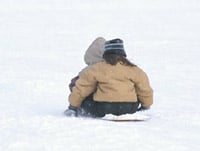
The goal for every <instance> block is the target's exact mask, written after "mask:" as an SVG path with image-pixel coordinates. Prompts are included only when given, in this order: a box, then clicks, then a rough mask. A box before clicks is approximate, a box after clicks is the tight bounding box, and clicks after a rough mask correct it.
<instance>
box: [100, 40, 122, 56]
mask: <svg viewBox="0 0 200 151" xmlns="http://www.w3.org/2000/svg"><path fill="white" fill-rule="evenodd" d="M106 54H118V55H122V56H124V57H126V52H125V50H124V45H123V40H121V39H119V38H117V39H113V40H109V41H106V42H105V44H104V54H103V55H106Z"/></svg>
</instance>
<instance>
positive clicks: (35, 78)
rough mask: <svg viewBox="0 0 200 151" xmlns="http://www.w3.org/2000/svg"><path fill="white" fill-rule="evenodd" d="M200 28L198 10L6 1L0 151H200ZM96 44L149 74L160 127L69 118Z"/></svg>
mask: <svg viewBox="0 0 200 151" xmlns="http://www.w3.org/2000/svg"><path fill="white" fill-rule="evenodd" d="M199 18H200V1H199V0H163V1H158V0H140V1H136V0H123V1H120V0H115V1H109V0H101V1H100V0H99V1H97V0H95V1H94V0H84V1H81V0H1V1H0V71H1V72H0V150H2V151H60V150H67V151H103V150H105V151H108V150H109V151H122V150H124V151H132V150H135V151H199V150H200V145H199V140H200V109H199V108H200V100H199V98H200V93H199V90H200V84H199V83H200V61H199V57H200V52H199V49H200V28H199V27H200V20H199ZM97 36H103V37H105V38H106V39H112V38H116V37H119V38H122V39H123V40H124V43H125V48H126V51H127V54H128V58H129V59H130V60H132V61H133V62H135V63H136V64H137V65H139V66H140V67H141V68H143V69H144V70H145V71H146V72H147V73H148V75H149V78H150V81H151V85H152V87H153V89H154V92H155V93H154V102H155V103H154V105H153V106H152V109H151V110H150V111H148V113H145V114H151V116H152V119H151V120H148V121H146V122H135V123H130V122H129V123H115V122H108V121H101V120H91V119H76V118H72V119H70V118H66V117H64V116H63V115H62V112H63V111H64V110H65V108H66V106H67V105H68V104H67V103H66V102H67V96H68V95H69V90H68V83H69V81H70V79H71V78H72V77H73V76H75V75H76V74H77V73H78V72H79V70H80V69H81V68H83V67H84V66H85V64H84V62H83V54H84V51H85V50H86V49H87V47H88V46H89V44H90V43H91V42H92V40H94V39H95V38H96V37H97Z"/></svg>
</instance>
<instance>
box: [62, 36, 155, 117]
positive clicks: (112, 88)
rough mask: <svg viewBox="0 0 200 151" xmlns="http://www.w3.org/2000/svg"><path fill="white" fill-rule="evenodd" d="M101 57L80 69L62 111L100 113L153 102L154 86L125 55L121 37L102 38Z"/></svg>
mask: <svg viewBox="0 0 200 151" xmlns="http://www.w3.org/2000/svg"><path fill="white" fill-rule="evenodd" d="M103 59H104V61H100V62H99V63H95V64H93V65H91V66H89V67H88V68H86V69H84V70H83V71H82V72H81V73H80V75H79V78H78V80H77V81H76V82H75V85H74V87H73V88H72V92H71V94H70V95H69V103H70V106H69V108H68V109H67V110H66V111H65V114H66V115H67V116H79V115H80V113H81V114H82V113H83V112H84V115H89V116H92V117H103V116H105V115H106V114H114V115H122V114H127V113H129V114H131V113H135V112H136V111H138V110H144V109H149V108H150V106H151V105H152V104H153V90H152V88H151V87H150V84H149V80H148V77H147V75H146V73H145V72H144V71H143V70H142V69H140V68H139V67H137V66H136V65H135V64H133V63H131V62H130V61H129V60H128V59H127V58H126V52H125V50H124V46H123V41H122V40H121V39H113V40H110V41H106V42H105V44H104V52H103ZM140 104H141V107H140V108H139V109H138V107H139V105H140ZM80 111H81V112H80Z"/></svg>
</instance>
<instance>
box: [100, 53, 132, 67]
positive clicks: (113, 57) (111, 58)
mask: <svg viewBox="0 0 200 151" xmlns="http://www.w3.org/2000/svg"><path fill="white" fill-rule="evenodd" d="M103 58H104V60H105V61H106V62H107V63H109V64H111V65H116V64H117V63H118V62H120V63H121V64H123V65H125V66H131V67H136V65H135V64H134V63H132V62H130V61H129V60H128V59H127V58H126V57H125V56H122V55H117V54H104V55H103Z"/></svg>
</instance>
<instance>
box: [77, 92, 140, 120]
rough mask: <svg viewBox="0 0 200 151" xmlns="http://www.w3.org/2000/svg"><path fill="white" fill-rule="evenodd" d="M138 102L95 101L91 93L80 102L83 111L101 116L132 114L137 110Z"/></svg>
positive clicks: (93, 115) (94, 115)
mask: <svg viewBox="0 0 200 151" xmlns="http://www.w3.org/2000/svg"><path fill="white" fill-rule="evenodd" d="M138 106H139V102H97V101H94V100H93V95H90V96H88V97H87V98H86V99H85V100H84V101H83V102H82V104H81V108H82V109H83V110H84V112H85V113H86V114H88V115H90V116H92V117H103V116H105V115H106V114H114V115H122V114H128V113H129V114H132V113H135V112H136V111H137V110H138Z"/></svg>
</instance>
